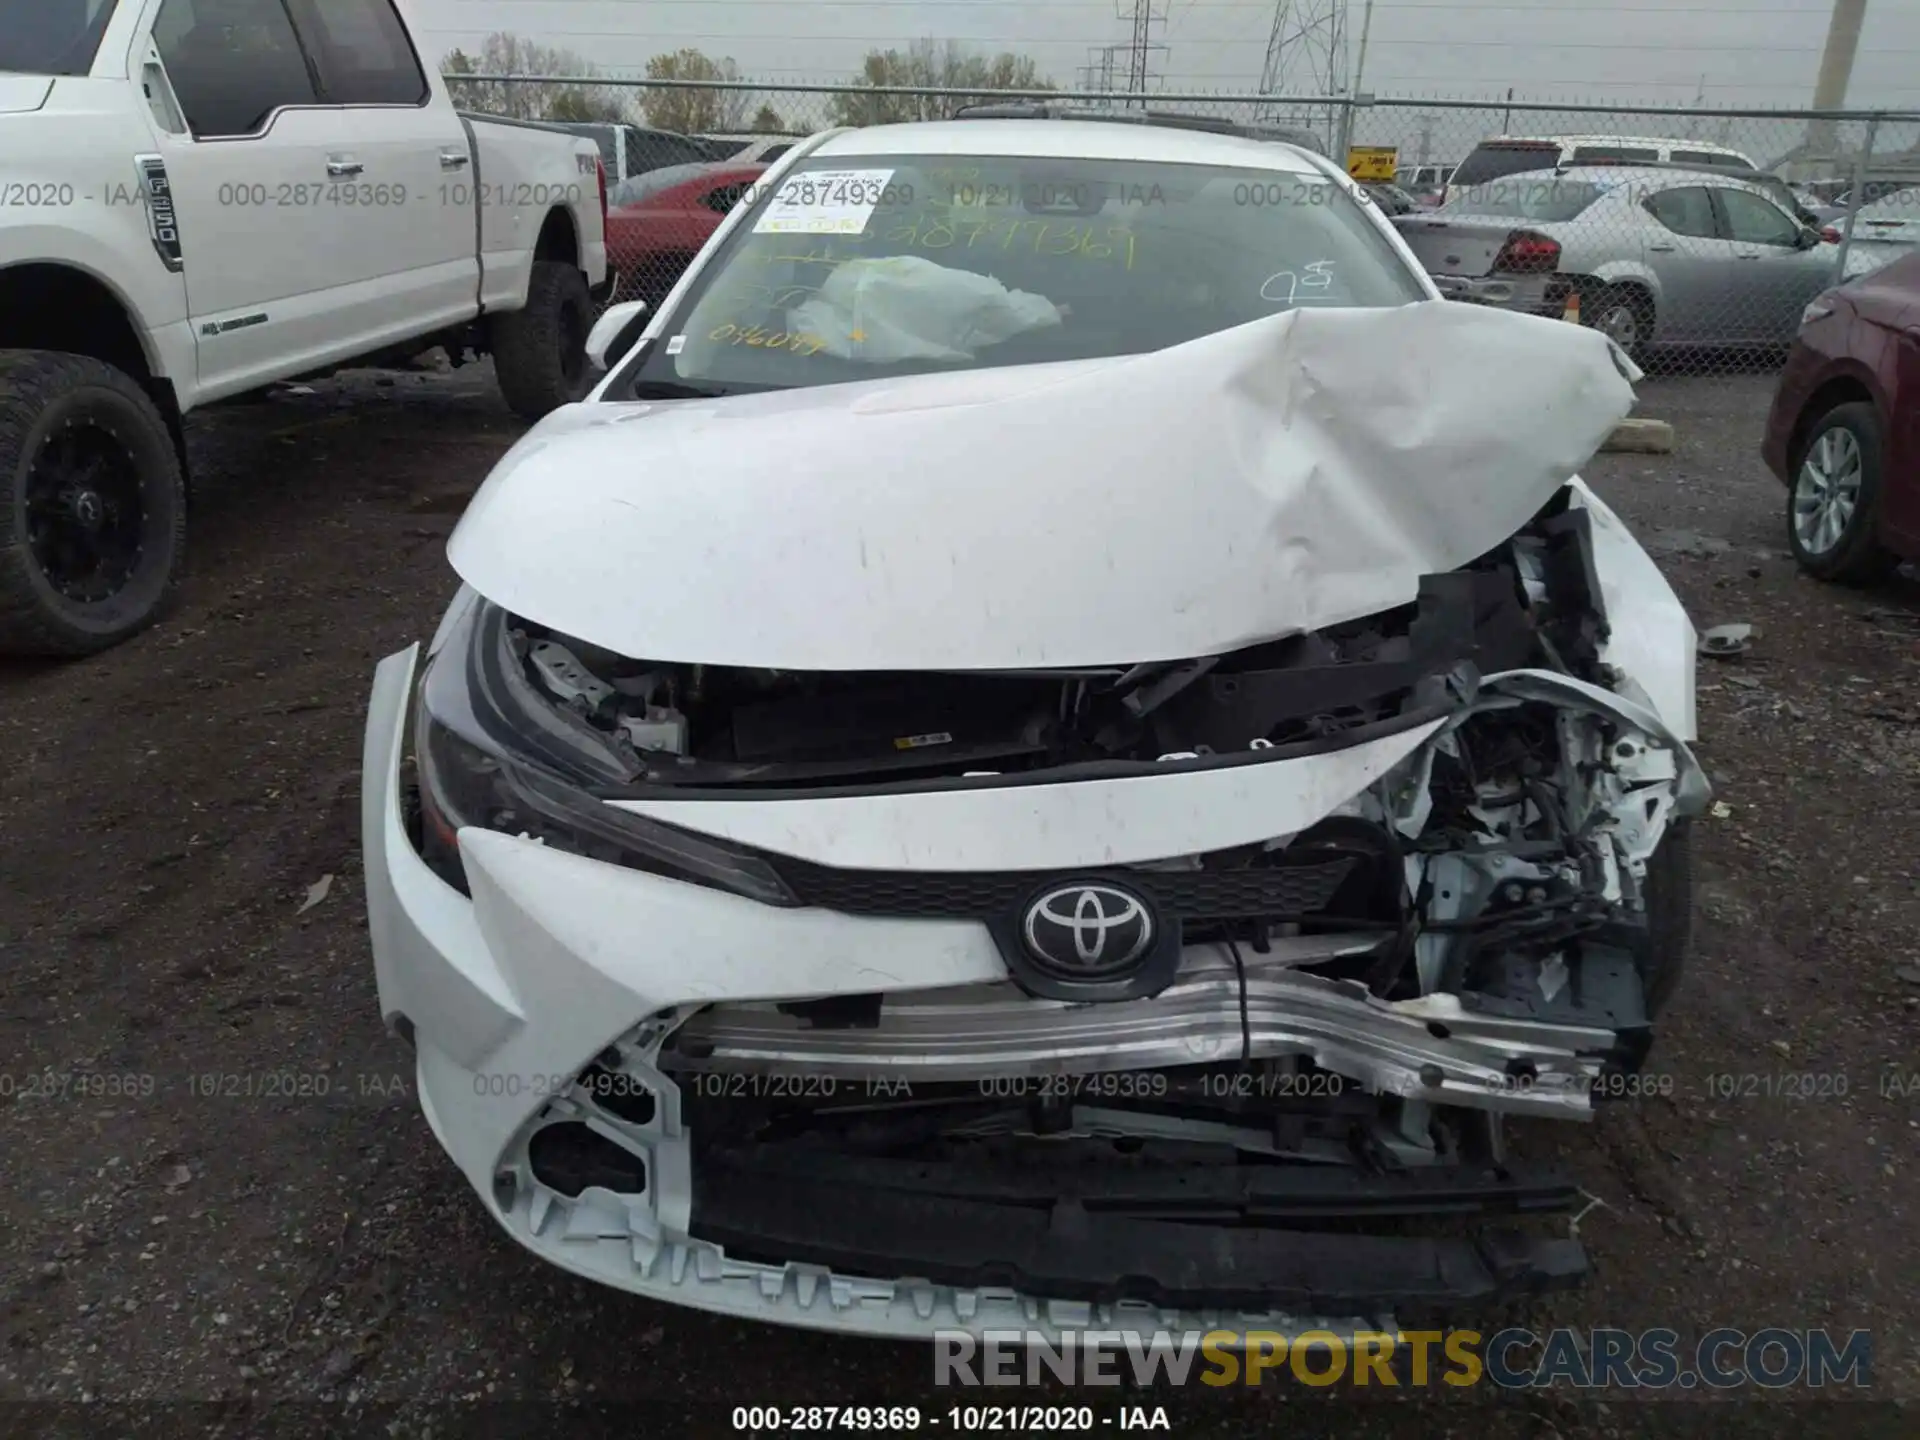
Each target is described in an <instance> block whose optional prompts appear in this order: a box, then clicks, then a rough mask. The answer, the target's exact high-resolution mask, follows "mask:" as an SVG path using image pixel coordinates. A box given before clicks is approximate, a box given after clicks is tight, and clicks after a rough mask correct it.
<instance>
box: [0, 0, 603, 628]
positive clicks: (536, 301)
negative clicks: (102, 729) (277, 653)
mask: <svg viewBox="0 0 1920 1440" xmlns="http://www.w3.org/2000/svg"><path fill="white" fill-rule="evenodd" d="M605 236H606V177H605V174H604V172H603V171H602V168H601V164H600V157H599V151H598V149H597V148H596V147H595V145H594V144H593V142H592V141H591V140H589V139H586V138H583V137H575V136H569V135H561V134H555V133H554V132H553V131H552V130H549V129H546V128H544V127H539V126H532V125H523V124H516V123H513V122H508V121H499V120H494V119H489V118H485V117H480V116H471V115H464V114H462V113H460V112H457V111H456V110H455V109H454V107H453V104H452V102H451V101H450V100H449V99H448V96H447V91H446V88H445V86H444V84H443V83H442V82H441V79H440V77H439V75H438V74H437V73H436V72H435V69H434V67H433V66H431V65H429V64H423V63H422V60H421V57H420V54H419V53H418V51H417V50H416V48H415V46H414V44H413V42H412V40H411V39H410V38H409V31H408V28H407V24H406V22H405V21H404V20H403V18H402V16H401V14H400V12H399V11H398V10H397V9H396V8H395V3H394V0H0V653H5V654H38V655H79V654H86V653H90V652H92V651H96V650H101V649H104V648H106V647H107V646H109V645H112V644H114V643H116V642H117V641H119V640H121V639H123V638H125V637H126V636H128V635H130V634H132V633H133V632H134V631H136V630H139V629H141V628H142V627H144V626H145V625H147V624H149V623H150V622H151V621H152V620H153V619H154V618H155V617H156V616H158V615H159V614H160V613H161V611H162V610H163V609H164V608H165V606H166V604H167V602H168V600H169V598H170V596H171V594H172V591H173V589H174V586H175V583H176V580H177V577H178V575H179V571H180V565H181V557H182V552H183V545H184V537H185V520H186V514H187V474H186V450H185V445H184V443H183V439H182V431H181V419H182V417H183V416H184V415H186V414H187V413H188V412H189V411H192V410H194V409H196V408H198V407H200V406H203V405H207V404H209V403H211V402H214V401H217V400H223V399H227V398H230V397H232V396H235V395H240V394H243V393H246V392H249V391H255V390H258V389H260V388H261V387H263V386H266V385H268V384H270V383H273V382H275V381H282V380H290V379H296V378H305V377H311V376H314V375H321V374H326V373H328V372H330V371H332V370H335V369H338V368H340V367H342V366H343V365H346V364H349V363H359V364H364V363H367V362H369V361H376V362H377V361H380V360H383V359H391V358H396V357H401V356H407V355H411V354H415V353H418V352H419V351H421V350H424V349H427V348H429V347H430V346H433V345H436V344H444V345H445V346H446V348H447V352H448V354H449V355H451V356H452V357H453V358H454V359H455V361H456V363H458V362H461V361H463V360H465V359H466V358H467V357H468V355H469V354H470V353H471V354H472V355H475V356H477V355H480V354H483V353H491V354H492V356H493V361H494V366H495V369H496V371H497V372H498V375H499V381H500V388H501V391H502V392H503V394H504V395H505V397H506V399H507V402H508V403H509V404H510V405H511V406H512V407H513V409H514V410H515V411H517V412H518V413H519V414H521V415H522V416H525V417H527V418H529V419H535V418H538V417H539V416H541V415H543V414H545V413H546V412H547V411H549V410H552V409H554V408H555V407H557V406H559V405H562V404H566V403H568V402H569V401H572V400H575V399H578V398H580V397H581V396H583V395H584V394H585V393H586V391H587V390H588V388H589V387H590V384H591V381H592V379H593V378H594V377H593V376H592V375H591V373H590V371H589V369H588V366H587V363H586V357H585V341H586V336H587V332H588V330H589V328H590V327H591V324H592V320H593V303H594V300H595V298H596V297H597V296H604V295H605V293H606V292H607V291H608V289H609V288H610V286H609V283H608V282H609V281H610V279H611V276H610V274H609V272H608V268H607V256H606V240H605Z"/></svg>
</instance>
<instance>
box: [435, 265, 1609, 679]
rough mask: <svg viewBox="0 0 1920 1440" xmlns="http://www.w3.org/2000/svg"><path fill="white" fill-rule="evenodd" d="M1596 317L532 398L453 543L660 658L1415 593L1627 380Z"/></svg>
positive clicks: (822, 652) (1257, 623)
mask: <svg viewBox="0 0 1920 1440" xmlns="http://www.w3.org/2000/svg"><path fill="white" fill-rule="evenodd" d="M1638 378H1639V372H1638V371H1637V370H1636V369H1634V368H1633V366H1632V365H1631V363H1630V362H1628V361H1627V360H1626V359H1625V357H1624V356H1623V355H1621V353H1620V352H1619V351H1618V349H1617V348H1616V347H1614V346H1613V345H1612V344H1611V342H1609V341H1608V340H1607V339H1606V338H1605V337H1604V336H1602V335H1601V334H1599V333H1598V332H1597V331H1593V330H1588V329H1584V328H1582V327H1580V326H1578V325H1568V324H1565V323H1563V322H1560V321H1554V320H1544V319H1539V318H1536V317H1533V316H1526V315H1516V314H1510V313H1507V312H1504V311H1500V310H1495V309H1491V308H1482V307H1478V306H1468V305H1457V304H1453V303H1450V302H1447V301H1440V300H1434V301H1427V302H1422V303H1417V304H1412V305H1407V306H1402V307H1398V308H1394V309H1326V310H1305V309H1303V310H1295V311H1291V312H1287V313H1284V314H1281V315H1277V316H1274V317H1272V318H1270V319H1265V320H1259V321H1256V322H1254V323H1252V324H1248V325H1243V326H1239V327H1237V328H1235V329H1232V330H1227V331H1222V332H1220V333H1217V334H1213V335H1208V336H1203V337H1202V338H1200V339H1198V340H1194V341H1191V342H1189V343H1187V344H1184V345H1179V346H1176V347H1173V348H1171V349H1167V350H1162V351H1158V352H1155V353H1152V354H1147V355H1140V356H1134V357H1127V358H1122V359H1119V360H1111V359H1108V360H1095V361H1086V362H1074V363H1070V364H1064V365H1047V366H1007V367H1002V368H999V369H993V370H972V371H965V372H960V373H955V374H944V375H941V374H935V375H922V376H916V377H912V378H908V379H894V380H879V381H869V382H862V383H857V384H836V385H820V386H816V387H811V388H805V389H798V390H789V391H783V392H775V393H768V394H760V395H742V396H734V397H728V398H723V399H716V400H688V401H678V402H671V403H667V404H640V403H626V404H594V405H587V406H579V407H569V408H568V409H564V410H562V411H560V412H557V413H556V415H555V416H553V417H551V418H550V419H549V420H548V421H547V422H543V423H542V424H541V425H540V426H538V427H536V428H535V429H534V430H533V431H531V432H530V433H529V434H528V435H527V436H526V437H525V438H524V439H523V440H522V442H521V443H520V445H518V446H516V447H515V449H514V450H513V451H512V452H511V453H510V454H509V455H508V456H507V457H506V458H505V459H504V460H503V461H502V462H501V464H500V465H499V466H498V467H497V468H496V469H495V471H494V473H493V474H492V476H491V477H489V479H488V480H487V482H486V484H485V485H484V486H483V487H482V488H481V490H480V492H479V494H478V495H477V496H476V497H475V499H474V502H473V504H472V506H471V507H470V508H469V510H468V511H467V514H466V515H465V517H464V518H463V519H462V521H461V523H460V526H459V528H458V530H457V531H456V532H455V534H454V536H453V539H452V542H451V544H450V546H449V554H450V557H451V559H452V561H453V565H454V568H455V569H457V570H458V571H459V572H460V575H461V577H462V578H463V579H464V580H466V581H467V583H468V584H470V585H472V586H473V588H474V589H476V590H478V591H479V592H480V593H481V594H483V595H485V596H487V597H488V598H489V599H491V600H492V601H494V602H495V603H496V604H498V605H501V606H503V607H505V608H507V609H509V610H511V611H513V612H514V613H516V614H519V615H523V616H525V617H527V618H529V619H531V620H533V621H535V622H537V623H539V624H543V625H546V626H550V627H552V628H553V629H554V630H556V631H560V632H562V633H565V634H568V635H573V636H578V637H581V638H583V639H585V640H588V641H590V642H592V643H593V644H596V645H601V646H605V647H607V648H608V649H611V650H615V651H618V652H620V653H622V654H625V655H631V656H646V657H649V658H652V659H655V660H661V661H671V662H684V663H701V664H707V665H730V666H741V667H766V668H774V669H792V670H822V671H832V670H880V669H899V670H937V669H963V670H966V669H988V668H1018V667H1067V666H1101V665H1121V666H1130V665H1134V664H1138V663H1141V662H1145V661H1155V660H1177V659H1184V658H1188V657H1193V656H1201V655H1211V654H1218V653H1221V652H1224V651H1228V650H1233V649H1236V648H1239V647H1243V646H1247V645H1251V644H1254V643H1257V642H1259V641H1262V640H1266V639H1271V638H1274V637H1277V636H1281V635H1285V634H1289V633H1293V632H1297V631H1307V630H1317V629H1321V628H1324V627H1326V626H1330V625H1335V624H1339V623H1341V622H1344V621H1348V620H1354V619H1358V618H1361V617H1363V616H1368V615H1375V614H1378V613H1380V612H1382V611H1384V610H1387V609H1389V608H1391V607H1394V606H1398V605H1403V604H1407V603H1410V602H1411V601H1412V600H1413V599H1414V598H1415V596H1416V594H1417V592H1418V590H1419V585H1420V577H1421V576H1422V575H1430V574H1436V573H1441V572H1445V571H1449V570H1453V569H1456V568H1458V567H1460V566H1461V565H1463V564H1465V563H1467V562H1468V561H1470V560H1472V559H1474V558H1475V557H1476V556H1479V555H1481V554H1483V553H1484V552H1486V551H1487V550H1489V549H1491V548H1493V547H1494V546H1496V545H1498V544H1500V543H1501V542H1502V541H1504V540H1506V539H1507V538H1508V537H1510V536H1511V535H1512V534H1513V533H1514V532H1515V531H1517V530H1519V529H1520V528H1521V527H1522V526H1523V525H1525V524H1526V523H1527V522H1528V520H1529V519H1530V518H1531V517H1532V516H1533V515H1534V514H1535V512H1536V511H1537V510H1538V509H1539V508H1540V507H1541V506H1542V505H1543V504H1544V503H1545V502H1546V501H1547V500H1548V499H1549V498H1550V497H1551V496H1552V495H1553V494H1554V493H1555V491H1556V490H1557V489H1558V488H1559V487H1560V486H1562V485H1563V484H1565V483H1566V481H1567V480H1568V479H1569V478H1570V477H1572V476H1573V475H1574V473H1575V471H1576V470H1577V469H1578V468H1579V466H1580V465H1581V464H1582V463H1583V462H1585V461H1586V460H1587V458H1588V457H1589V456H1591V455H1592V454H1593V453H1594V451H1595V450H1596V449H1598V447H1599V446H1600V444H1601V442H1602V441H1603V440H1604V439H1605V438H1606V436H1607V434H1608V432H1609V431H1610V430H1611V429H1612V428H1613V426H1614V424H1615V423H1616V422H1617V421H1618V420H1619V419H1620V418H1621V417H1622V416H1624V415H1625V414H1626V413H1627V411H1628V409H1629V408H1630V407H1631V405H1632V403H1633V390H1632V385H1631V381H1633V380H1636V379H1638Z"/></svg>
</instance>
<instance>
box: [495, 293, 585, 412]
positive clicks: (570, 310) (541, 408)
mask: <svg viewBox="0 0 1920 1440" xmlns="http://www.w3.org/2000/svg"><path fill="white" fill-rule="evenodd" d="M592 328H593V297H592V296H590V295H589V294H587V280H586V277H585V276H584V275H582V274H581V273H580V272H579V271H578V270H576V269H574V268H573V266H571V265H567V264H563V263H561V262H559V261H555V260H536V261H534V262H533V276H532V278H531V279H530V280H529V281H528V282H527V304H526V308H525V309H522V310H509V311H505V312H503V313H502V314H499V315H495V316H493V317H492V319H491V321H490V322H489V326H488V329H489V332H490V342H491V343H490V348H491V349H492V351H493V368H494V371H495V373H497V374H498V375H499V377H500V393H501V394H502V395H504V396H506V399H507V404H508V405H509V406H511V407H512V408H513V412H514V414H516V415H518V416H520V418H521V419H523V420H538V419H539V418H540V417H541V416H543V415H545V414H546V413H547V412H548V411H550V410H557V409H559V408H560V407H561V406H562V405H570V404H572V403H573V402H574V401H576V400H579V399H582V398H584V397H585V395H586V393H587V391H588V390H590V389H592V388H593V384H592V379H593V377H592V372H591V371H590V370H589V368H588V366H587V333H588V332H589V331H590V330H591V329H592Z"/></svg>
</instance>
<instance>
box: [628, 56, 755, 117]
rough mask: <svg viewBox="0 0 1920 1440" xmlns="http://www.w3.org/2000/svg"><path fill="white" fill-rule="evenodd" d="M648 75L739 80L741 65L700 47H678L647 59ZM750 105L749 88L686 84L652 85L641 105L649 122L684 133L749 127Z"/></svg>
mask: <svg viewBox="0 0 1920 1440" xmlns="http://www.w3.org/2000/svg"><path fill="white" fill-rule="evenodd" d="M647 78H648V79H649V80H726V81H738V80H739V78H740V67H739V66H738V65H735V64H734V63H733V60H732V59H731V58H725V59H720V60H715V59H714V58H713V57H712V56H710V55H707V54H705V53H704V52H702V51H699V50H694V49H686V50H675V51H674V52H672V53H671V54H667V55H656V56H654V57H653V58H652V59H651V60H649V61H647ZM747 105H748V92H746V91H745V90H705V89H698V88H695V87H691V86H682V85H674V86H662V87H660V88H659V89H650V90H648V91H646V92H645V94H643V95H642V96H641V99H640V108H641V109H642V110H643V111H645V112H646V117H647V123H648V124H649V125H652V126H653V127H654V128H655V129H659V130H677V131H679V132H680V133H681V134H683V135H698V134H701V133H703V132H707V131H714V130H725V131H737V130H742V129H744V128H746V118H747Z"/></svg>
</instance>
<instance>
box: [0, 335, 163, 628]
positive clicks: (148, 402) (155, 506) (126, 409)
mask: <svg viewBox="0 0 1920 1440" xmlns="http://www.w3.org/2000/svg"><path fill="white" fill-rule="evenodd" d="M186 520H187V497H186V485H185V481H184V478H183V477H182V475H181V471H180V460H179V457H178V456H177V455H176V454H175V452H174V448H173V439H172V437H171V436H170V435H169V434H168V432H167V425H166V422H165V421H164V420H163V419H161V417H160V412H159V410H158V409H157V408H155V406H154V403H153V401H152V399H151V398H150V397H149V396H148V395H147V393H146V392H145V391H144V390H142V389H141V388H140V387H139V385H137V384H135V383H134V381H133V380H132V378H131V377H129V376H127V375H126V374H124V373H123V372H121V371H119V370H116V369H114V368H113V367H112V366H111V365H107V364H105V363H103V362H101V361H99V360H95V359H92V358H90V357H88V356H85V355H69V354H65V353H59V352H55V351H49V350H0V654H9V655H90V654H93V653H94V652H95V651H99V650H105V649H107V648H108V647H109V646H111V645H116V644H118V643H119V642H120V641H122V640H124V639H126V638H127V637H128V636H129V635H132V634H133V633H135V632H136V631H138V630H142V629H145V628H146V627H147V626H148V625H150V624H152V623H153V622H154V620H156V619H157V618H158V617H159V616H160V615H161V613H162V612H163V611H164V610H165V609H166V607H167V604H168V603H169V602H170V601H171V600H172V598H173V591H174V582H175V579H176V577H177V575H178V572H179V568H180V560H181V556H182V553H183V552H184V550H185V545H186Z"/></svg>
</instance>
